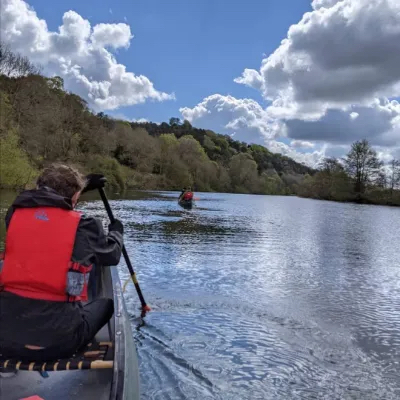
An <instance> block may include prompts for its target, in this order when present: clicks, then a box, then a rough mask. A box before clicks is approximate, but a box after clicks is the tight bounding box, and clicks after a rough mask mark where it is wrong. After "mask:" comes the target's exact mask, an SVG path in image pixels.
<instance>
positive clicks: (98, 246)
mask: <svg viewBox="0 0 400 400" xmlns="http://www.w3.org/2000/svg"><path fill="white" fill-rule="evenodd" d="M32 207H57V208H62V209H65V210H72V204H71V201H70V200H69V199H67V198H64V197H62V196H60V195H59V194H58V193H57V192H55V191H54V190H52V189H48V188H41V189H35V190H27V191H25V192H22V193H21V194H20V195H19V196H18V197H17V198H16V200H15V201H14V203H13V204H12V205H11V207H10V208H9V210H8V212H7V214H6V218H5V219H6V228H8V226H9V224H10V221H11V218H12V215H13V213H14V211H15V209H17V208H32ZM122 246H123V239H122V234H121V233H120V232H117V231H110V232H109V233H108V235H106V234H105V233H104V230H103V226H102V223H101V221H99V220H97V219H95V218H92V217H88V216H85V215H83V216H82V217H81V220H80V222H79V225H78V229H77V233H76V238H75V244H74V249H73V253H72V260H73V261H75V262H79V263H82V264H85V265H89V264H92V263H93V264H95V267H97V268H99V267H101V266H109V265H117V264H118V263H119V260H120V258H121V251H122ZM6 251H7V249H6ZM82 324H83V320H82V316H81V305H80V303H67V302H65V303H62V302H52V301H45V300H33V299H27V298H24V297H20V296H16V295H14V294H11V293H8V292H4V291H3V292H0V345H1V344H3V345H7V346H8V345H10V343H11V344H15V345H25V344H32V345H36V346H42V347H48V346H54V345H57V344H62V343H63V342H70V341H71V340H74V339H75V338H77V337H78V336H79V335H80V329H81V328H82Z"/></svg>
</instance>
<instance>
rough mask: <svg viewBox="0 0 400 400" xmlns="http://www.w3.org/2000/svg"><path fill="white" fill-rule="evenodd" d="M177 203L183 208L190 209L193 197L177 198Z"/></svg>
mask: <svg viewBox="0 0 400 400" xmlns="http://www.w3.org/2000/svg"><path fill="white" fill-rule="evenodd" d="M178 204H179V205H180V206H181V207H182V208H184V209H186V210H191V209H192V207H193V199H191V200H181V199H180V200H178Z"/></svg>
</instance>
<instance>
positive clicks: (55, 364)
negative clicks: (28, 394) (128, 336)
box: [0, 342, 114, 372]
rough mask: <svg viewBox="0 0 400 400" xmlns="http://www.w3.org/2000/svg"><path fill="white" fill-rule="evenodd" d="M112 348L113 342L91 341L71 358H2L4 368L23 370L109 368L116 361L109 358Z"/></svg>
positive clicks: (0, 362) (1, 362) (0, 366)
mask: <svg viewBox="0 0 400 400" xmlns="http://www.w3.org/2000/svg"><path fill="white" fill-rule="evenodd" d="M109 350H112V343H111V342H100V343H89V344H88V345H87V346H86V348H85V349H84V350H83V351H82V352H79V353H77V354H75V355H73V356H72V357H71V358H68V359H60V360H55V361H46V362H43V361H33V360H32V361H31V362H29V361H28V362H27V361H19V360H14V359H9V360H7V359H0V372H1V371H2V370H6V369H7V370H21V371H39V372H41V371H72V370H78V369H109V368H113V365H114V362H113V361H112V360H107V358H109V357H107V353H108V352H109Z"/></svg>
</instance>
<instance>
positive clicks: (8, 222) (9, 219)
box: [4, 206, 14, 229]
mask: <svg viewBox="0 0 400 400" xmlns="http://www.w3.org/2000/svg"><path fill="white" fill-rule="evenodd" d="M13 214H14V207H13V206H11V207H10V208H9V209H8V210H7V214H6V216H5V218H4V219H5V222H6V229H8V226H9V225H10V222H11V217H12V215H13Z"/></svg>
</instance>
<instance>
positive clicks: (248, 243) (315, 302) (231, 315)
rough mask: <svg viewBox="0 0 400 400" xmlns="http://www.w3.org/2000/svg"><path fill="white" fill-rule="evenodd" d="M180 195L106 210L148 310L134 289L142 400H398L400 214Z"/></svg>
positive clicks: (95, 209)
mask: <svg viewBox="0 0 400 400" xmlns="http://www.w3.org/2000/svg"><path fill="white" fill-rule="evenodd" d="M177 196H178V193H173V192H162V193H155V194H150V193H132V194H130V195H127V196H125V197H124V198H123V199H116V200H113V201H112V202H111V205H112V208H113V209H114V210H115V214H116V216H117V217H118V218H120V219H121V220H123V222H124V226H125V231H126V233H125V243H126V247H127V249H128V252H129V254H130V256H131V259H132V261H133V264H134V267H135V269H136V271H137V274H138V279H139V282H140V285H141V288H142V291H143V293H144V295H145V298H146V300H147V302H148V303H149V304H150V305H151V307H152V312H150V313H149V314H148V315H147V316H146V318H145V320H144V321H142V320H141V319H140V317H139V316H138V315H139V303H138V298H137V295H136V292H135V290H134V287H133V285H132V284H129V285H128V286H127V290H126V293H125V297H126V302H127V307H128V310H129V313H130V315H131V320H132V327H133V332H134V338H135V341H136V345H137V348H138V353H139V359H140V373H141V391H142V399H143V400H150V399H151V400H156V399H157V400H161V399H194V400H197V399H199V400H208V399H210V400H211V399H218V400H219V399H221V400H228V399H238V400H241V399H243V400H246V399H254V400H255V399H279V400H280V399H282V400H283V399H327V400H328V399H329V400H333V399H363V400H364V399H385V400H387V399H398V398H400V314H399V311H400V257H399V255H400V209H396V208H389V207H378V206H367V205H354V204H340V203H333V202H322V201H315V200H308V199H300V198H296V197H275V196H251V195H230V194H210V193H199V194H196V196H197V197H198V198H199V199H198V201H197V202H196V207H195V208H194V209H193V210H191V211H185V210H183V209H181V208H180V207H179V206H178V204H177V201H176V199H177ZM6 202H7V200H6V201H5V200H4V199H3V201H2V207H3V209H4V207H5V206H6V204H5V203H6ZM80 208H81V209H83V210H85V211H87V212H88V213H90V214H93V215H95V216H98V217H103V218H104V219H105V218H106V214H105V212H104V210H103V206H102V203H101V202H100V201H83V202H82V203H81V204H80ZM3 229H4V228H3ZM119 271H120V276H121V279H122V281H124V280H125V279H126V278H127V274H126V268H125V265H124V263H123V262H121V264H120V266H119Z"/></svg>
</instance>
